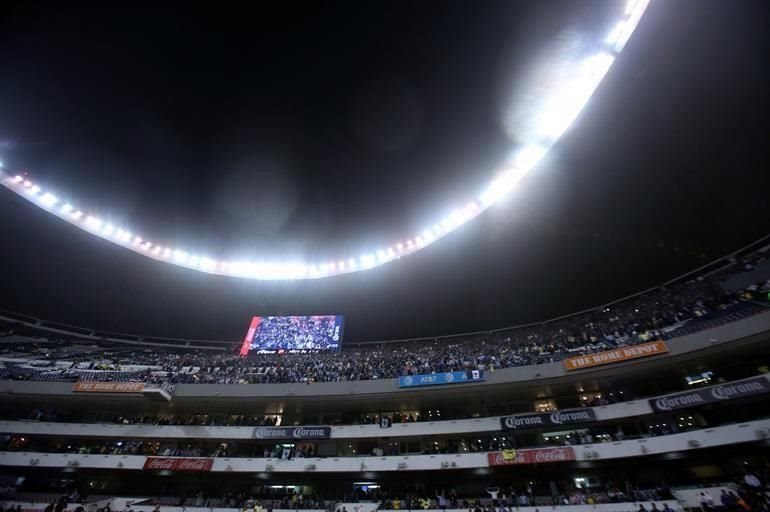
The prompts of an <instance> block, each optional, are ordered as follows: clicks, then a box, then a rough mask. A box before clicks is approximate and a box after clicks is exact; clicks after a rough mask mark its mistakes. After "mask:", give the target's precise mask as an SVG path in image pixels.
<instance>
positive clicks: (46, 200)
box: [40, 192, 59, 207]
mask: <svg viewBox="0 0 770 512" xmlns="http://www.w3.org/2000/svg"><path fill="white" fill-rule="evenodd" d="M40 202H41V203H43V204H44V205H45V206H48V207H51V206H53V205H55V204H56V203H58V202H59V199H58V198H57V197H56V196H55V195H53V194H51V193H50V192H46V193H45V194H43V197H41V198H40Z"/></svg>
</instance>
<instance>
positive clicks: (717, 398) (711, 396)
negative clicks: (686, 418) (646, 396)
mask: <svg viewBox="0 0 770 512" xmlns="http://www.w3.org/2000/svg"><path fill="white" fill-rule="evenodd" d="M768 392H770V382H768V380H767V379H766V378H764V377H751V378H749V379H743V380H739V381H735V382H729V383H727V384H720V385H718V386H710V387H707V388H700V389H693V390H692V391H684V392H682V393H672V394H670V395H664V396H660V397H658V398H651V399H650V407H652V410H653V411H655V412H666V411H676V410H678V409H687V408H688V407H696V406H699V405H705V404H710V403H715V402H723V401H726V400H735V399H736V398H743V397H746V396H752V395H759V394H761V393H768Z"/></svg>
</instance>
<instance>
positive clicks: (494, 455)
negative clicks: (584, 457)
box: [487, 446, 575, 466]
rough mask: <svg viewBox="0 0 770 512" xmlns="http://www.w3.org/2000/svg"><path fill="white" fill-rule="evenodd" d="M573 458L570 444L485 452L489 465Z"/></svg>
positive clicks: (535, 462) (573, 452) (573, 453)
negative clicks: (555, 446)
mask: <svg viewBox="0 0 770 512" xmlns="http://www.w3.org/2000/svg"><path fill="white" fill-rule="evenodd" d="M570 460H575V450H573V449H572V447H571V446H563V447H557V448H535V449H532V450H504V451H502V452H489V453H487V462H488V463H489V465H490V466H512V465H517V464H544V463H547V462H566V461H570Z"/></svg>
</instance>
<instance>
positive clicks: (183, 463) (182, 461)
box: [144, 457, 214, 472]
mask: <svg viewBox="0 0 770 512" xmlns="http://www.w3.org/2000/svg"><path fill="white" fill-rule="evenodd" d="M213 465H214V459H206V458H200V457H195V458H187V457H147V459H146V460H145V461H144V469H147V470H152V471H159V470H168V471H188V472H202V471H211V467H212V466H213Z"/></svg>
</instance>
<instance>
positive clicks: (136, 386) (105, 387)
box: [72, 382, 144, 393]
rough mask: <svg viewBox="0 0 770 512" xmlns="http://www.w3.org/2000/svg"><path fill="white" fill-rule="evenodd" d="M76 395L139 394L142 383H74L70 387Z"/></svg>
mask: <svg viewBox="0 0 770 512" xmlns="http://www.w3.org/2000/svg"><path fill="white" fill-rule="evenodd" d="M72 391H74V392H76V393H141V392H142V391H144V382H76V383H75V384H74V385H73V386H72Z"/></svg>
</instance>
